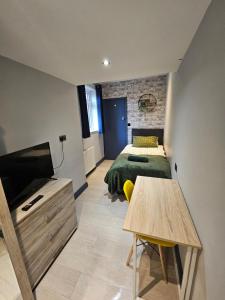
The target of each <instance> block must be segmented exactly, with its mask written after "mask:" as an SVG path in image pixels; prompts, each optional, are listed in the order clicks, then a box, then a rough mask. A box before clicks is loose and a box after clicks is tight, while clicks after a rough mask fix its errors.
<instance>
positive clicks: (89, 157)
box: [84, 146, 96, 174]
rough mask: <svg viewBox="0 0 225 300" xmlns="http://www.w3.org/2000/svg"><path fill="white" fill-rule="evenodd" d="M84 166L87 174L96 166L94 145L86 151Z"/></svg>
mask: <svg viewBox="0 0 225 300" xmlns="http://www.w3.org/2000/svg"><path fill="white" fill-rule="evenodd" d="M84 166H85V174H88V173H89V172H91V170H93V169H94V168H95V167H96V163H95V147H94V146H91V147H89V148H87V149H86V150H85V151H84Z"/></svg>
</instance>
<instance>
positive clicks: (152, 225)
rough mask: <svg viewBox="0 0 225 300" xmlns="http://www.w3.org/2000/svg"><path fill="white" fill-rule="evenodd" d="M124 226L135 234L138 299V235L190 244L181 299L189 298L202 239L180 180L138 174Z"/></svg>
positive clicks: (134, 295)
mask: <svg viewBox="0 0 225 300" xmlns="http://www.w3.org/2000/svg"><path fill="white" fill-rule="evenodd" d="M123 229H124V230H127V231H130V232H132V233H133V234H134V243H133V247H134V251H133V253H134V291H133V299H135V300H136V297H137V295H136V264H137V250H136V240H137V235H146V236H148V237H152V238H156V239H159V240H162V241H169V242H173V243H176V244H178V245H185V246H187V254H186V259H185V265H184V272H183V278H182V284H181V287H180V299H181V300H188V299H189V298H190V292H191V287H192V281H193V275H194V270H195V264H196V258H197V253H198V251H199V250H200V249H201V243H200V241H199V238H198V235H197V233H196V230H195V227H194V224H193V222H192V219H191V216H190V213H189V210H188V208H187V205H186V202H185V200H184V197H183V194H182V192H181V189H180V187H179V185H178V183H177V181H176V180H172V179H162V178H153V177H143V176H138V177H137V180H136V183H135V187H134V191H133V194H132V198H131V202H130V204H129V208H128V212H127V215H126V218H125V222H124V226H123Z"/></svg>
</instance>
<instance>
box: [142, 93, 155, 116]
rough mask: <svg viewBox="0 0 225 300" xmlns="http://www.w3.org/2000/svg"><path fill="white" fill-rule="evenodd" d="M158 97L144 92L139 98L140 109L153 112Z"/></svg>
mask: <svg viewBox="0 0 225 300" xmlns="http://www.w3.org/2000/svg"><path fill="white" fill-rule="evenodd" d="M156 105H157V99H156V97H155V96H154V95H152V94H144V95H142V96H141V97H140V98H139V100H138V109H139V111H141V112H153V111H154V110H155V109H156Z"/></svg>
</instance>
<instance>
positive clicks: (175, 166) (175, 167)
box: [174, 163, 177, 172]
mask: <svg viewBox="0 0 225 300" xmlns="http://www.w3.org/2000/svg"><path fill="white" fill-rule="evenodd" d="M174 169H175V171H176V172H177V163H175V165H174Z"/></svg>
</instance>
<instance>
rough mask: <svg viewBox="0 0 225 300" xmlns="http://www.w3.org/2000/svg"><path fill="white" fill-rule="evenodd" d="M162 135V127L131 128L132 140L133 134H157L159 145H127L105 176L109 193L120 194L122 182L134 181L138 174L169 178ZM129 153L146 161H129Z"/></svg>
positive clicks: (168, 167)
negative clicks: (145, 146)
mask: <svg viewBox="0 0 225 300" xmlns="http://www.w3.org/2000/svg"><path fill="white" fill-rule="evenodd" d="M163 135H164V131H163V129H135V128H134V129H132V140H133V137H134V136H157V137H158V142H159V145H158V147H156V148H143V147H133V146H132V144H129V145H127V146H126V147H125V148H124V149H123V151H122V152H121V153H120V154H119V155H118V156H117V158H116V160H115V161H114V162H113V164H112V166H111V168H110V169H109V170H108V172H107V174H106V176H105V179H104V181H105V183H107V184H108V191H109V193H110V194H122V193H123V184H124V182H125V181H126V180H127V179H130V180H131V181H132V182H135V180H136V177H137V176H138V175H140V176H148V177H159V178H171V171H170V164H169V161H168V160H167V158H166V155H165V152H164V147H163ZM131 154H132V155H138V156H141V157H145V158H147V162H146V163H143V162H136V161H135V162H134V161H129V160H128V156H129V155H131Z"/></svg>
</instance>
